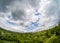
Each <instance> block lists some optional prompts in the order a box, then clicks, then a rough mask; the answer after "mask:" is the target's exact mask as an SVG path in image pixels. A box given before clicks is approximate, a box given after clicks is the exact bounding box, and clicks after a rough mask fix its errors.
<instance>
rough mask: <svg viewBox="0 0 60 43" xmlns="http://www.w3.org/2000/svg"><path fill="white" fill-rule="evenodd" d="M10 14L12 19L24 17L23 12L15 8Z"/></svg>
mask: <svg viewBox="0 0 60 43" xmlns="http://www.w3.org/2000/svg"><path fill="white" fill-rule="evenodd" d="M12 16H13V19H17V20H18V19H19V20H23V17H25V13H24V11H23V10H16V11H14V12H12Z"/></svg>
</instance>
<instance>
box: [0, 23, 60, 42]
mask: <svg viewBox="0 0 60 43" xmlns="http://www.w3.org/2000/svg"><path fill="white" fill-rule="evenodd" d="M0 43H60V23H59V25H58V26H56V27H54V28H51V29H49V30H43V31H40V32H35V33H17V32H10V31H7V30H3V29H2V28H0Z"/></svg>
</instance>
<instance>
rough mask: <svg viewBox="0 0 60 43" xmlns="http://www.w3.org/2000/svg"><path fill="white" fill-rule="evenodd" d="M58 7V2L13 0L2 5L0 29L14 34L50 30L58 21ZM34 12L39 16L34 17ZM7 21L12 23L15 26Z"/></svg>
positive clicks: (51, 0)
mask: <svg viewBox="0 0 60 43" xmlns="http://www.w3.org/2000/svg"><path fill="white" fill-rule="evenodd" d="M2 2H3V1H2ZM0 5H1V4H0ZM59 5H60V3H59V0H58V1H55V0H13V1H11V2H10V3H9V4H8V5H4V6H5V7H6V9H5V12H4V10H3V11H1V10H0V15H1V16H0V27H2V28H4V29H6V30H11V31H16V32H36V31H41V30H45V29H49V28H52V27H54V26H56V25H57V24H58V22H59V20H60V19H59V16H60V15H59V12H60V6H59ZM35 6H36V7H35ZM36 10H37V12H38V13H39V15H35V14H36ZM3 15H4V16H3ZM2 16H3V17H2ZM9 18H10V19H9ZM7 21H12V22H14V23H16V25H12V24H9V23H7ZM32 23H33V24H32ZM34 23H36V24H34ZM38 23H39V24H38ZM37 24H38V26H37ZM35 26H36V27H35ZM28 28H29V29H28Z"/></svg>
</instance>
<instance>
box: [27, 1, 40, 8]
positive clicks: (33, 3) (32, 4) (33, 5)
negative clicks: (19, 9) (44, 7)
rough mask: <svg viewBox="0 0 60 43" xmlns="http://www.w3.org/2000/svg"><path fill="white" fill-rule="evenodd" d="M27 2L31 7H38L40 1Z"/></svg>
mask: <svg viewBox="0 0 60 43" xmlns="http://www.w3.org/2000/svg"><path fill="white" fill-rule="evenodd" d="M28 2H29V4H30V5H31V6H32V7H38V5H39V3H40V0H28Z"/></svg>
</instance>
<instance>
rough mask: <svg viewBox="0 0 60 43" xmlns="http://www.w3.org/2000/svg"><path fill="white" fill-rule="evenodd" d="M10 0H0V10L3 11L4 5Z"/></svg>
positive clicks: (10, 0)
mask: <svg viewBox="0 0 60 43" xmlns="http://www.w3.org/2000/svg"><path fill="white" fill-rule="evenodd" d="M10 2H12V0H0V11H5V10H6V9H7V8H6V5H9V4H10Z"/></svg>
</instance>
